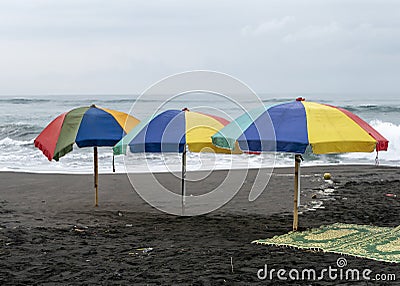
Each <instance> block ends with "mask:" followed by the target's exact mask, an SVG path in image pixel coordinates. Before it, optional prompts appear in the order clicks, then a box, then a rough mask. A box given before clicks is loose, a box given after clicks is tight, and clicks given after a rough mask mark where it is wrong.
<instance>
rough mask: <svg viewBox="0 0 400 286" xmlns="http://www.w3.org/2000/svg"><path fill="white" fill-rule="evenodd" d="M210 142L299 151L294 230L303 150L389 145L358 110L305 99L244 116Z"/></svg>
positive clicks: (338, 150)
mask: <svg viewBox="0 0 400 286" xmlns="http://www.w3.org/2000/svg"><path fill="white" fill-rule="evenodd" d="M212 141H213V144H215V145H216V146H218V147H220V148H227V149H232V148H234V146H235V144H236V142H238V144H239V146H240V148H241V149H242V150H243V151H252V152H261V151H267V152H290V153H295V154H296V155H295V179H294V210H293V230H297V227H298V207H299V205H300V191H299V189H300V162H301V160H302V157H301V156H300V155H299V154H303V153H304V152H305V151H306V148H307V147H308V146H311V149H312V152H313V153H315V154H329V153H347V152H372V151H374V150H376V151H377V152H378V151H386V150H387V148H388V143H389V142H388V140H387V139H386V138H384V137H383V136H382V135H381V134H379V133H378V132H377V131H376V130H375V129H374V128H372V127H371V126H370V125H369V124H368V123H366V122H365V121H363V120H362V119H361V118H359V117H358V116H356V115H355V114H353V113H351V112H349V111H347V110H345V109H342V108H339V107H334V106H331V105H327V104H321V103H315V102H307V101H304V99H303V98H298V99H296V101H293V102H288V103H282V104H278V105H274V106H272V107H269V108H267V107H262V108H258V109H254V110H252V111H250V112H249V113H246V114H243V115H242V116H240V117H239V118H237V119H236V120H235V121H233V122H231V123H230V124H228V125H227V126H226V127H224V128H223V129H221V130H220V131H219V132H217V133H216V134H215V135H213V136H212ZM249 197H250V198H252V196H251V195H250V196H249ZM254 197H255V198H256V197H257V196H254Z"/></svg>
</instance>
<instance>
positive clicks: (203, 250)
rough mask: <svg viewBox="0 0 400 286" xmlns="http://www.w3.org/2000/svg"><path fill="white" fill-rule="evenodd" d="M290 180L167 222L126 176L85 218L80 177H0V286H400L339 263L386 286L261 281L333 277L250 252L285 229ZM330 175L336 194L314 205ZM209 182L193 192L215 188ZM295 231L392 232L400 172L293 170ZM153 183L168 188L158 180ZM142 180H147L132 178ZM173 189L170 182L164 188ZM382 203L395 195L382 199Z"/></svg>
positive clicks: (87, 196)
mask: <svg viewBox="0 0 400 286" xmlns="http://www.w3.org/2000/svg"><path fill="white" fill-rule="evenodd" d="M292 172H293V169H292V168H281V169H276V170H275V171H274V173H273V175H272V178H271V181H270V183H269V185H268V187H267V189H266V190H265V191H264V192H263V194H262V195H261V196H260V197H259V198H258V199H257V200H256V201H254V202H249V201H248V194H249V190H250V188H251V184H252V181H253V180H254V175H255V171H250V173H249V175H248V177H247V180H246V183H245V184H244V186H243V187H242V189H241V190H240V191H239V193H238V194H237V195H236V196H235V197H234V199H232V200H231V201H230V202H229V203H228V204H227V205H225V206H224V207H222V208H221V209H219V210H217V211H215V212H212V213H210V214H207V215H201V216H197V217H177V216H172V215H168V214H165V213H162V212H160V211H158V210H156V209H153V208H152V207H151V206H149V205H148V204H147V203H146V202H144V201H143V200H142V199H141V198H140V197H139V196H138V195H137V194H136V193H135V192H134V191H133V189H132V187H131V185H130V183H129V180H128V178H127V176H126V175H125V174H112V175H100V201H99V202H100V206H99V207H98V208H94V207H93V190H92V185H93V181H92V180H93V178H92V176H91V175H55V174H28V173H8V172H3V173H0V182H1V187H0V283H1V285H55V284H56V285H57V284H59V285H128V284H131V285H136V284H137V285H267V284H268V285H271V284H272V285H274V284H276V285H284V284H285V283H287V284H290V285H337V284H341V285H400V271H399V270H400V265H398V264H393V263H385V262H378V261H373V260H368V259H361V258H355V257H348V256H346V259H347V262H348V267H351V268H358V269H364V268H369V269H371V270H372V272H373V273H386V274H389V273H394V274H396V275H397V281H396V282H377V281H369V283H367V281H330V280H325V281H294V282H293V281H292V282H291V283H289V282H288V281H286V282H285V281H279V280H278V279H275V280H272V281H267V280H265V281H261V280H259V279H258V277H257V271H258V269H260V268H262V267H264V265H265V264H268V267H271V268H275V269H280V268H284V269H291V268H297V269H302V268H313V269H317V270H318V269H323V268H327V267H329V266H332V267H335V266H336V260H337V259H338V258H339V257H341V256H340V255H337V254H330V253H321V252H312V251H302V250H296V249H291V248H282V247H266V246H262V245H254V244H251V241H253V240H255V239H260V238H268V237H272V236H275V235H280V234H284V233H287V232H289V231H290V230H291V228H292V208H293V176H292ZM324 172H330V173H331V174H332V176H333V180H334V184H333V186H334V188H335V191H334V192H333V193H332V194H330V195H327V194H324V193H323V190H324V189H326V188H327V187H328V185H327V184H326V183H325V182H324V180H323V179H322V174H323V173H324ZM225 173H226V172H224V171H216V172H213V173H212V174H211V175H210V176H209V177H207V178H206V179H205V181H204V182H197V183H189V184H188V187H187V188H188V190H191V191H194V192H196V191H201V190H202V189H204V188H205V187H206V186H207V187H209V186H212V184H213V182H218V180H220V179H221V177H223V175H224V174H225ZM302 175H303V177H302V202H304V203H306V204H307V205H306V206H305V207H302V210H303V211H304V210H305V209H309V208H311V207H312V206H318V205H319V204H320V202H321V201H322V202H323V205H322V207H323V208H317V209H316V210H315V209H314V210H311V211H306V212H303V213H302V214H301V215H300V218H299V221H300V228H301V229H307V228H312V227H319V226H320V225H322V224H332V223H335V222H342V223H356V224H372V225H376V226H397V225H399V224H400V188H399V187H400V169H399V168H389V167H375V166H335V167H333V166H320V167H306V168H302ZM157 177H158V178H159V179H160V180H161V181H163V182H165V183H166V184H167V185H168V184H170V185H174V184H176V183H177V182H178V183H179V181H176V179H175V178H174V177H172V176H171V175H169V174H159V175H157ZM142 179H143V180H146V175H142ZM175 181H176V182H175ZM386 194H395V195H397V197H394V196H386Z"/></svg>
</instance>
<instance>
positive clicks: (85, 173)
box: [0, 163, 400, 175]
mask: <svg viewBox="0 0 400 286" xmlns="http://www.w3.org/2000/svg"><path fill="white" fill-rule="evenodd" d="M342 166H346V167H359V166H361V167H383V168H400V165H387V164H379V165H377V166H376V165H375V164H371V163H335V164H315V165H308V164H306V165H305V164H304V163H303V164H302V165H301V169H304V168H327V167H342ZM293 168H294V164H293V166H286V165H285V166H275V167H273V169H293ZM259 169H270V168H269V167H262V168H259V167H250V168H244V167H237V168H218V169H203V170H190V169H189V170H187V172H210V171H212V172H215V171H217V172H218V171H229V170H252V171H254V170H259ZM178 171H179V170H178V169H177V170H176V171H173V172H178ZM169 172H171V171H169V170H165V171H159V170H158V171H153V172H150V171H148V170H143V171H140V170H139V171H135V172H131V173H133V174H164V173H169ZM1 173H21V174H43V175H91V174H92V172H91V171H84V172H73V171H71V170H66V171H48V170H46V171H39V170H38V171H36V170H28V169H27V170H21V169H18V170H17V169H7V168H6V169H0V174H1ZM99 174H100V175H113V174H127V172H126V171H119V170H116V171H115V172H112V171H107V172H104V171H102V170H101V169H99Z"/></svg>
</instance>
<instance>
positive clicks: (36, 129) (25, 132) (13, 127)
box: [0, 123, 42, 139]
mask: <svg viewBox="0 0 400 286" xmlns="http://www.w3.org/2000/svg"><path fill="white" fill-rule="evenodd" d="M41 130H42V127H41V126H38V125H36V124H27V123H8V124H3V125H0V134H1V135H0V136H1V137H3V138H7V137H12V138H24V139H26V138H29V137H31V138H33V137H36V136H37V135H39V133H40V132H41ZM1 137H0V138H1Z"/></svg>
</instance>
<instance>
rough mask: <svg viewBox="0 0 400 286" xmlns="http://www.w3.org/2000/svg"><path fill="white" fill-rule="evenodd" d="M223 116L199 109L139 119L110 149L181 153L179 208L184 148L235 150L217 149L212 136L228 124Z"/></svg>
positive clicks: (183, 184)
mask: <svg viewBox="0 0 400 286" xmlns="http://www.w3.org/2000/svg"><path fill="white" fill-rule="evenodd" d="M228 123H229V121H227V120H226V119H224V118H221V117H218V116H214V115H210V114H205V113H201V112H194V111H189V110H188V109H187V108H184V109H182V110H166V111H164V112H161V113H159V114H156V115H154V116H152V117H149V118H148V119H147V120H144V121H142V122H140V123H139V124H138V125H137V126H136V127H135V128H133V129H132V130H131V132H130V133H128V134H127V135H126V136H125V137H124V138H122V140H121V141H120V142H118V144H116V145H115V146H114V148H113V150H114V155H119V154H126V151H127V149H128V148H129V150H130V152H132V153H138V152H157V153H159V152H163V153H164V152H178V153H182V211H183V212H184V203H185V195H186V191H185V176H186V149H188V150H189V151H191V152H215V153H226V154H230V153H232V152H238V151H237V149H236V150H234V151H231V150H226V149H223V148H218V147H216V146H214V145H213V144H212V142H211V136H212V135H213V134H215V132H217V131H218V130H220V129H221V128H223V127H224V126H225V125H226V124H228Z"/></svg>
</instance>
